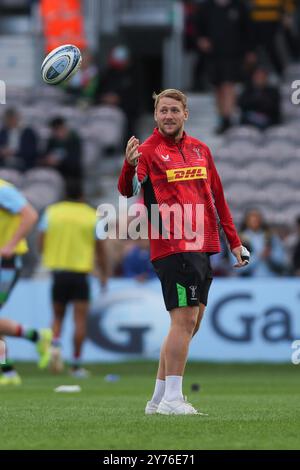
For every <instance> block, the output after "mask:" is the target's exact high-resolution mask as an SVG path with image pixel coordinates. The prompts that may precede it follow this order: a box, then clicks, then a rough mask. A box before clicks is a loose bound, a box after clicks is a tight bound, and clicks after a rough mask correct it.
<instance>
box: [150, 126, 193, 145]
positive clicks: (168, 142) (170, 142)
mask: <svg viewBox="0 0 300 470" xmlns="http://www.w3.org/2000/svg"><path fill="white" fill-rule="evenodd" d="M154 135H156V137H159V139H161V140H163V141H164V142H165V143H166V144H168V145H170V146H173V147H175V146H177V147H178V145H179V146H181V145H182V144H183V143H184V141H185V139H186V138H187V134H186V132H185V131H183V135H182V137H181V139H180V140H179V142H176V143H175V142H174V140H173V139H171V138H169V137H165V136H164V135H163V134H161V133H160V132H159V130H158V127H156V128H155V129H154Z"/></svg>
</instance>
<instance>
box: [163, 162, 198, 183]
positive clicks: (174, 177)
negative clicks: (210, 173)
mask: <svg viewBox="0 0 300 470" xmlns="http://www.w3.org/2000/svg"><path fill="white" fill-rule="evenodd" d="M166 173H167V178H168V182H169V183H174V182H175V181H188V180H200V179H207V170H206V167H205V166H191V167H189V168H178V169H175V170H167V171H166Z"/></svg>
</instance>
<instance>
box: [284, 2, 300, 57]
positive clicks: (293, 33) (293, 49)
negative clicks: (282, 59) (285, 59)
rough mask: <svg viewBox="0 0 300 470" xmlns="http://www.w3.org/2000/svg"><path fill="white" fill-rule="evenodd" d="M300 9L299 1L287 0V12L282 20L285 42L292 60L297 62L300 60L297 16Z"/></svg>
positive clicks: (299, 36)
mask: <svg viewBox="0 0 300 470" xmlns="http://www.w3.org/2000/svg"><path fill="white" fill-rule="evenodd" d="M297 6H298V12H297ZM299 7H300V3H299V0H286V10H285V12H284V16H283V18H282V27H283V34H284V38H285V42H286V45H287V47H288V50H289V53H290V55H291V58H292V60H295V61H296V60H298V59H299V58H300V34H299V28H300V24H299V23H298V24H297V14H299ZM298 20H299V19H298Z"/></svg>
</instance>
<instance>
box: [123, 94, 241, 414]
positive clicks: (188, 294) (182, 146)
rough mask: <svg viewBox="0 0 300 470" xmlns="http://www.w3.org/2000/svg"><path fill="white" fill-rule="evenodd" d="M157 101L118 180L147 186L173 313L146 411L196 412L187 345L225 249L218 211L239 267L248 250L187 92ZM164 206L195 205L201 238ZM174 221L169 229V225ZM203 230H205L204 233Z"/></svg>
mask: <svg viewBox="0 0 300 470" xmlns="http://www.w3.org/2000/svg"><path fill="white" fill-rule="evenodd" d="M154 99H155V113H154V117H155V121H156V123H157V128H156V129H155V130H154V132H153V134H152V135H151V136H150V137H149V138H148V139H147V140H146V141H145V142H144V143H143V144H142V145H140V144H139V140H138V139H136V138H135V137H132V138H131V139H130V140H129V142H128V144H127V148H126V159H125V162H124V165H123V169H122V173H121V176H120V178H119V186H118V187H119V191H120V192H121V194H123V195H124V196H127V197H130V196H132V195H135V194H137V193H138V192H139V190H140V188H141V187H143V189H144V202H145V205H146V207H147V209H148V214H151V219H150V224H149V238H150V239H151V244H150V248H151V260H152V262H153V265H154V268H155V270H156V273H157V275H158V277H159V279H160V281H161V284H162V290H163V296H164V301H165V305H166V309H167V310H168V311H169V313H170V317H171V327H170V330H169V333H168V336H167V338H166V339H165V341H164V343H163V346H162V349H161V355H160V362H159V368H158V374H157V380H156V385H155V390H154V394H153V397H152V399H151V400H150V401H149V402H148V403H147V406H146V409H145V413H146V414H154V413H159V414H165V415H170V414H176V415H177V414H178V415H186V414H198V412H197V410H196V409H195V408H194V407H193V406H192V405H191V404H189V403H187V402H186V400H185V399H184V397H183V393H182V380H183V375H184V370H185V365H186V361H187V356H188V348H189V344H190V341H191V339H192V337H193V336H194V335H195V333H196V332H197V331H198V329H199V325H200V322H201V319H202V317H203V313H204V309H205V306H206V303H207V297H208V292H209V289H210V285H211V282H212V271H211V267H210V261H209V255H211V254H213V253H216V252H219V251H220V240H219V233H218V222H217V218H216V211H217V213H218V216H219V219H220V223H221V225H222V228H223V230H224V232H225V234H226V237H227V239H228V242H229V244H230V248H231V250H232V253H233V254H234V256H235V257H236V258H237V264H236V265H235V266H236V267H242V266H244V265H245V264H246V263H247V261H246V260H243V258H242V256H243V254H244V253H245V254H247V250H245V248H244V247H242V245H241V241H240V239H239V237H238V234H237V231H236V229H235V226H234V224H233V221H232V217H231V214H230V211H229V208H228V205H227V203H226V200H225V197H224V192H223V188H222V183H221V181H220V178H219V175H218V173H217V170H216V167H215V165H214V161H213V158H212V155H211V153H210V150H209V148H208V147H207V146H206V145H205V144H204V143H202V142H200V141H199V140H197V139H195V138H193V137H191V136H188V135H187V134H186V133H185V132H184V123H185V121H186V120H187V119H188V109H187V99H186V96H185V95H184V94H183V93H182V92H181V91H179V90H173V89H170V90H165V91H163V92H161V93H160V94H159V95H156V94H155V95H154ZM154 206H155V207H158V209H159V223H158V224H157V223H156V224H155V222H153V220H152V210H153V209H154ZM166 206H167V207H170V206H173V207H174V206H177V207H178V206H179V207H180V208H182V209H185V207H186V208H187V209H188V208H189V209H190V215H189V218H188V224H192V227H193V233H194V237H196V241H195V242H193V243H191V239H190V238H188V237H187V235H186V232H184V233H183V234H182V236H181V237H180V238H179V237H177V236H176V230H177V229H178V226H180V227H182V225H185V222H186V220H183V218H182V216H180V219H179V220H177V222H175V223H174V225H173V226H172V227H171V225H170V224H169V222H168V220H167V217H168V216H169V212H168V211H167V210H166ZM184 206H185V207H184ZM187 206H188V207H187ZM198 208H200V209H203V210H204V213H203V214H202V215H201V217H199V216H198V215H197V214H198ZM153 213H155V211H154V212H153ZM174 219H175V217H174ZM198 219H201V220H198ZM169 220H170V219H169ZM198 222H200V224H201V226H200V228H198ZM176 223H177V226H176V225H175V224H176ZM168 224H169V227H170V228H169V229H167V230H166V227H167V225H168ZM188 224H186V225H188ZM155 225H156V226H155ZM195 227H197V229H196V232H195ZM200 231H202V232H203V236H202V237H201V236H200V238H199V239H198V236H199V235H200ZM164 232H165V233H166V232H169V233H167V234H168V235H169V237H168V238H164V237H163V233H164ZM198 232H199V233H198ZM157 235H158V236H157Z"/></svg>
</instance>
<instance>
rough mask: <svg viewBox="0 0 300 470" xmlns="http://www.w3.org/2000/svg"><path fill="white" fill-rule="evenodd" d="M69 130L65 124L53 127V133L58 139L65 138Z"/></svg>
mask: <svg viewBox="0 0 300 470" xmlns="http://www.w3.org/2000/svg"><path fill="white" fill-rule="evenodd" d="M68 134H69V130H68V128H67V127H66V126H58V127H56V128H54V129H53V135H54V137H55V138H56V139H58V140H65V139H66V138H67V137H68Z"/></svg>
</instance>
